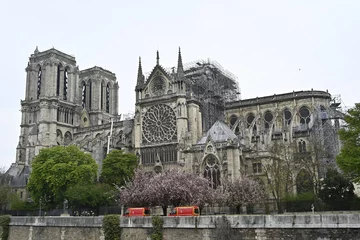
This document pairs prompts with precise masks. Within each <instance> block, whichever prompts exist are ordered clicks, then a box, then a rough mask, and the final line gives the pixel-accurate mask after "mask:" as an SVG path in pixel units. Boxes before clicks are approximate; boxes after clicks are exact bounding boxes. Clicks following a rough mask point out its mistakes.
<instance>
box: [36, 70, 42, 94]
mask: <svg viewBox="0 0 360 240" xmlns="http://www.w3.org/2000/svg"><path fill="white" fill-rule="evenodd" d="M41 75H42V71H41V67H40V68H39V71H38V81H37V95H36V98H37V99H39V97H40V93H41Z"/></svg>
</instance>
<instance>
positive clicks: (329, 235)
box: [9, 213, 360, 240]
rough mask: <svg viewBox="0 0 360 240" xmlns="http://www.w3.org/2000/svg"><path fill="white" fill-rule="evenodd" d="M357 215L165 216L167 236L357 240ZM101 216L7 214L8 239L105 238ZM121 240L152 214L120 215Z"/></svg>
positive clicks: (146, 235) (142, 230)
mask: <svg viewBox="0 0 360 240" xmlns="http://www.w3.org/2000/svg"><path fill="white" fill-rule="evenodd" d="M359 223H360V214H359V213H352V214H296V215H290V214H284V215H224V216H221V215H216V216H200V217H164V226H163V234H164V239H166V240H173V239H174V240H175V239H176V240H180V239H186V240H190V239H191V240H200V239H209V240H210V239H211V240H213V239H214V240H215V239H216V240H218V239H226V240H231V239H297V240H302V239H304V240H305V239H323V240H324V239H347V240H351V239H360V228H359V226H360V225H359ZM101 225H102V217H101V216H100V217H12V218H11V222H10V236H9V240H22V239H26V240H33V239H34V240H35V239H36V240H42V239H52V240H57V239H79V240H82V239H84V240H85V239H89V240H92V239H94V240H95V239H104V234H103V231H102V229H101ZM120 226H121V228H122V234H121V235H122V236H121V237H122V238H121V239H131V240H133V239H135V240H136V239H144V240H146V239H150V235H151V232H152V224H151V217H137V218H135V217H134V218H124V217H122V218H121V219H120Z"/></svg>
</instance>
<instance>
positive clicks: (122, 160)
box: [100, 150, 137, 186]
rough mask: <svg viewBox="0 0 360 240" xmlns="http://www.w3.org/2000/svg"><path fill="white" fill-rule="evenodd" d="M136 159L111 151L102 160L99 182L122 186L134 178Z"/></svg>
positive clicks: (132, 156)
mask: <svg viewBox="0 0 360 240" xmlns="http://www.w3.org/2000/svg"><path fill="white" fill-rule="evenodd" d="M136 167H137V157H136V155H135V154H132V153H124V152H123V151H121V150H112V151H111V152H110V153H109V154H108V155H107V156H106V158H105V159H104V161H103V165H102V171H101V178H100V179H101V182H103V183H106V184H109V185H113V184H116V185H118V186H123V185H124V184H125V182H126V181H129V180H130V179H131V178H132V177H133V176H134V170H135V168H136Z"/></svg>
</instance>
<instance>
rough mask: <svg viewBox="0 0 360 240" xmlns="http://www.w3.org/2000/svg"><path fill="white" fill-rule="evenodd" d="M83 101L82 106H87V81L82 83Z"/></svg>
mask: <svg viewBox="0 0 360 240" xmlns="http://www.w3.org/2000/svg"><path fill="white" fill-rule="evenodd" d="M81 101H82V107H83V108H85V106H86V84H85V82H83V83H82V89H81Z"/></svg>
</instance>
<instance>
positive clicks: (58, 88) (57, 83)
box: [56, 65, 61, 96]
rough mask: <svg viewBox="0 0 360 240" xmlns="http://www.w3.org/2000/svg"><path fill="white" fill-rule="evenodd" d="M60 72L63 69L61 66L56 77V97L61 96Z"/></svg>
mask: <svg viewBox="0 0 360 240" xmlns="http://www.w3.org/2000/svg"><path fill="white" fill-rule="evenodd" d="M60 71H61V67H60V65H58V67H57V75H56V96H59V95H60Z"/></svg>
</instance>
